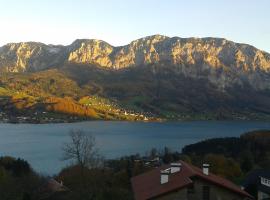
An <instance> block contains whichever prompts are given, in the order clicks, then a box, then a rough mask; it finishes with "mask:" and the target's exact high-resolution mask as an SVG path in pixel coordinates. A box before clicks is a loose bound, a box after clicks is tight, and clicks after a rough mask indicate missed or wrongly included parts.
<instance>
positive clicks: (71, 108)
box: [44, 97, 98, 119]
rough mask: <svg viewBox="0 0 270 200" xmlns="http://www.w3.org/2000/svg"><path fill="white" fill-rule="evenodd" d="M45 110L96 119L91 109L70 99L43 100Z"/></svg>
mask: <svg viewBox="0 0 270 200" xmlns="http://www.w3.org/2000/svg"><path fill="white" fill-rule="evenodd" d="M44 103H45V104H46V106H45V107H46V110H48V111H52V112H59V113H64V114H69V115H76V116H81V117H90V118H95V119H96V118H98V114H97V113H96V111H95V110H94V109H92V108H89V107H85V106H83V105H80V104H78V103H76V102H75V101H74V100H73V99H72V98H68V97H65V98H57V97H50V98H48V99H46V100H45V102H44Z"/></svg>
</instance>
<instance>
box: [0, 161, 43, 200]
mask: <svg viewBox="0 0 270 200" xmlns="http://www.w3.org/2000/svg"><path fill="white" fill-rule="evenodd" d="M43 182H44V179H43V178H42V177H41V176H39V175H38V174H36V173H35V172H34V171H33V170H32V169H31V167H30V165H29V164H28V162H27V161H25V160H22V159H15V158H12V157H0V199H1V200H8V199H12V200H32V199H36V198H37V195H38V193H37V188H38V187H39V186H40V185H41V184H42V183H43Z"/></svg>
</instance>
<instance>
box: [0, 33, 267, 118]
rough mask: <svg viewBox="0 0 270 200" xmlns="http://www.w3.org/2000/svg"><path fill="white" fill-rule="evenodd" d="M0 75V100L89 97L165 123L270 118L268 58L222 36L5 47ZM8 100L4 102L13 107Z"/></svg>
mask: <svg viewBox="0 0 270 200" xmlns="http://www.w3.org/2000/svg"><path fill="white" fill-rule="evenodd" d="M0 72H1V74H2V75H1V78H0V95H1V90H2V96H5V97H8V98H9V99H12V98H11V97H14V96H15V94H16V93H22V94H23V95H22V96H23V97H24V98H25V96H27V99H29V98H30V97H31V98H34V99H38V101H37V102H39V103H44V102H43V101H44V98H45V99H48V98H70V99H72V102H73V103H74V104H76V105H81V103H80V102H81V101H80V100H81V99H82V98H85V97H88V98H93V97H95V98H97V99H102V101H103V100H105V101H108V102H110V103H108V104H115V105H117V107H118V108H119V109H120V110H127V111H129V112H132V113H144V114H145V113H146V114H149V115H151V116H155V117H158V118H169V119H201V118H202V119H262V118H263V119H265V118H267V119H268V117H269V114H270V54H269V53H267V52H264V51H261V50H259V49H257V48H255V47H253V46H251V45H248V44H239V43H235V42H232V41H229V40H226V39H223V38H210V37H208V38H180V37H172V38H170V37H166V36H162V35H153V36H148V37H144V38H141V39H138V40H135V41H132V42H131V43H130V44H128V45H125V46H118V47H114V46H112V45H110V44H108V43H106V42H104V41H101V40H94V39H78V40H75V41H74V42H73V43H72V44H70V45H68V46H62V45H45V44H42V43H37V42H23V43H9V44H7V45H4V46H2V47H1V48H0ZM1 88H2V89H1ZM41 98H42V99H43V100H41ZM13 99H14V98H13ZM19 99H20V98H19ZM8 102H9V103H6V102H5V104H2V105H4V107H5V108H7V107H8V108H10V107H12V106H11V105H10V100H9V101H8ZM36 104H37V103H36ZM36 104H33V105H35V106H33V105H31V106H30V107H31V108H33V109H37V105H36ZM7 105H8V106H7ZM91 105H92V104H89V103H88V107H92V108H93V109H94V110H95V111H97V113H99V111H100V110H99V109H97V108H96V107H95V106H91ZM83 106H85V105H83ZM38 107H40V106H38ZM98 116H99V117H100V118H102V119H103V118H104V113H103V115H102V114H100V115H99V114H98Z"/></svg>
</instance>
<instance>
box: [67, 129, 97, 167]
mask: <svg viewBox="0 0 270 200" xmlns="http://www.w3.org/2000/svg"><path fill="white" fill-rule="evenodd" d="M70 139H71V141H70V142H69V143H66V144H64V147H63V151H64V155H63V159H64V160H73V161H75V162H76V164H77V165H79V166H80V167H81V168H82V169H83V168H88V169H91V168H97V167H99V166H100V165H101V164H102V157H101V156H100V154H99V152H98V149H97V148H96V142H95V138H94V136H92V135H86V134H85V133H84V132H83V131H82V130H71V131H70Z"/></svg>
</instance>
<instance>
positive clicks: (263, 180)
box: [261, 177, 270, 187]
mask: <svg viewBox="0 0 270 200" xmlns="http://www.w3.org/2000/svg"><path fill="white" fill-rule="evenodd" d="M261 184H262V185H265V186H267V187H270V179H267V178H264V177H261Z"/></svg>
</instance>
